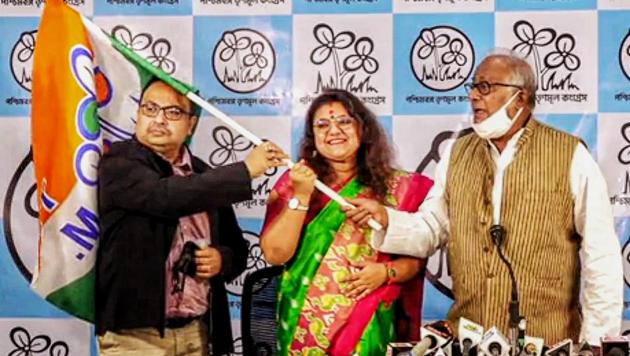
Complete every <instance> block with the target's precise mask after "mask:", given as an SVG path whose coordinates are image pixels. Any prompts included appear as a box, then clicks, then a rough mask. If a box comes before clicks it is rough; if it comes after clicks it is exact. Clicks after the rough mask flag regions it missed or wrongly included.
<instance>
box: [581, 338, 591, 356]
mask: <svg viewBox="0 0 630 356" xmlns="http://www.w3.org/2000/svg"><path fill="white" fill-rule="evenodd" d="M578 355H579V356H593V349H592V348H591V345H590V344H589V343H588V341H586V340H584V341H582V343H581V344H580V348H579V351H578Z"/></svg>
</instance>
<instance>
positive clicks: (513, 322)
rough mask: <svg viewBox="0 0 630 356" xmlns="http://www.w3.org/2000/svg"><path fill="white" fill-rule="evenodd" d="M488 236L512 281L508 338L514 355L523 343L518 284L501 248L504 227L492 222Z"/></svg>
mask: <svg viewBox="0 0 630 356" xmlns="http://www.w3.org/2000/svg"><path fill="white" fill-rule="evenodd" d="M490 237H492V242H493V243H494V244H495V245H496V246H497V252H498V253H499V258H500V259H501V261H503V264H505V266H506V267H507V269H508V272H509V274H510V280H511V281H512V293H511V300H510V304H509V308H508V310H509V313H510V340H511V341H512V356H516V355H517V354H518V353H519V349H520V348H522V347H523V346H524V344H525V328H526V322H525V318H524V317H522V316H521V313H520V307H519V304H520V299H519V296H518V284H517V283H516V274H515V273H514V268H512V263H510V261H509V260H508V259H507V258H506V257H505V255H504V254H503V250H502V248H501V247H502V245H503V239H504V238H505V228H504V227H503V226H501V225H499V224H494V225H492V226H491V227H490Z"/></svg>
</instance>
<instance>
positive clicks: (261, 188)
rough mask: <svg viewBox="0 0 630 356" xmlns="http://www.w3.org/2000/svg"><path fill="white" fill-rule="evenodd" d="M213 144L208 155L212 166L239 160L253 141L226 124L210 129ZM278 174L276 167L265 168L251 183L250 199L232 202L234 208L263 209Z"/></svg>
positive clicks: (251, 146)
mask: <svg viewBox="0 0 630 356" xmlns="http://www.w3.org/2000/svg"><path fill="white" fill-rule="evenodd" d="M212 141H213V146H216V148H215V149H214V150H212V152H211V153H210V156H209V157H208V162H210V165H211V166H213V167H218V166H224V165H227V164H231V163H235V162H238V161H239V156H241V155H245V154H246V152H248V151H249V150H250V149H251V148H253V147H254V145H253V143H251V142H250V141H249V140H247V139H246V138H245V137H243V136H242V135H240V134H234V133H233V132H232V130H230V129H229V128H228V127H227V126H217V127H215V128H214V129H213V130H212ZM277 174H278V168H277V167H274V168H271V169H269V170H267V171H266V172H265V173H264V175H263V176H262V177H260V178H257V179H255V180H254V181H253V183H252V199H251V200H247V201H242V202H239V203H235V204H233V206H234V208H235V209H241V210H242V209H249V210H253V209H257V210H258V209H264V208H265V207H266V206H267V197H268V196H269V193H271V189H272V188H273V186H272V179H273V178H274V177H275V176H276V175H277Z"/></svg>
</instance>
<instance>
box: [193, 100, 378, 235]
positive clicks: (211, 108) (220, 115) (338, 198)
mask: <svg viewBox="0 0 630 356" xmlns="http://www.w3.org/2000/svg"><path fill="white" fill-rule="evenodd" d="M186 97H188V99H190V101H192V102H193V103H195V104H197V105H199V106H200V107H202V108H203V109H205V110H206V111H207V112H209V113H210V114H212V115H213V116H214V117H216V118H217V119H219V120H221V121H223V122H224V123H226V124H227V125H228V126H230V127H231V128H232V129H234V130H236V131H237V132H238V133H240V134H241V135H243V137H245V138H246V139H248V140H250V141H251V142H252V143H253V144H254V145H256V146H258V145H260V144H261V143H263V141H262V140H261V139H260V138H259V137H258V136H256V135H254V134H253V133H252V132H251V131H249V130H248V129H246V128H244V127H243V126H241V125H240V124H239V123H238V122H236V121H234V119H232V118H231V117H229V116H227V115H226V114H224V113H223V112H222V111H221V110H219V109H217V108H216V107H215V106H214V105H211V104H210V103H208V102H207V101H205V100H204V99H203V98H202V97H200V96H199V95H197V94H195V93H193V92H192V91H189V92H188V94H186ZM285 163H286V164H287V166H288V167H289V168H292V167H293V165H295V163H293V162H292V161H291V160H290V159H286V160H285ZM315 187H316V188H317V189H319V191H320V192H322V193H324V194H326V195H327V196H329V197H330V198H331V199H332V200H334V201H336V202H337V203H339V205H341V206H344V207H346V206H347V207H351V208H354V207H355V206H354V205H352V204H350V203H348V202H347V201H346V200H345V199H344V198H343V197H342V196H341V195H339V194H338V193H337V192H335V191H334V190H332V189H331V188H330V187H328V186H327V185H326V184H324V183H322V182H321V181H320V180H319V179H318V180H316V181H315ZM368 225H369V226H370V227H371V228H372V229H374V230H376V231H381V230H382V229H383V227H382V226H381V224H379V223H378V221H376V220H374V219H370V220H369V221H368Z"/></svg>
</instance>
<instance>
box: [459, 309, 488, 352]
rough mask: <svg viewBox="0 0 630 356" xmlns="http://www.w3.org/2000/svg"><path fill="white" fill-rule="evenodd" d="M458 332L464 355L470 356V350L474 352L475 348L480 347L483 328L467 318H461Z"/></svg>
mask: <svg viewBox="0 0 630 356" xmlns="http://www.w3.org/2000/svg"><path fill="white" fill-rule="evenodd" d="M457 331H458V335H459V344H460V348H461V350H462V354H467V355H470V350H474V348H475V346H477V345H479V342H480V341H481V339H482V338H483V326H481V325H479V324H476V323H474V322H472V321H470V320H468V319H466V318H459V327H458V329H457Z"/></svg>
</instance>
